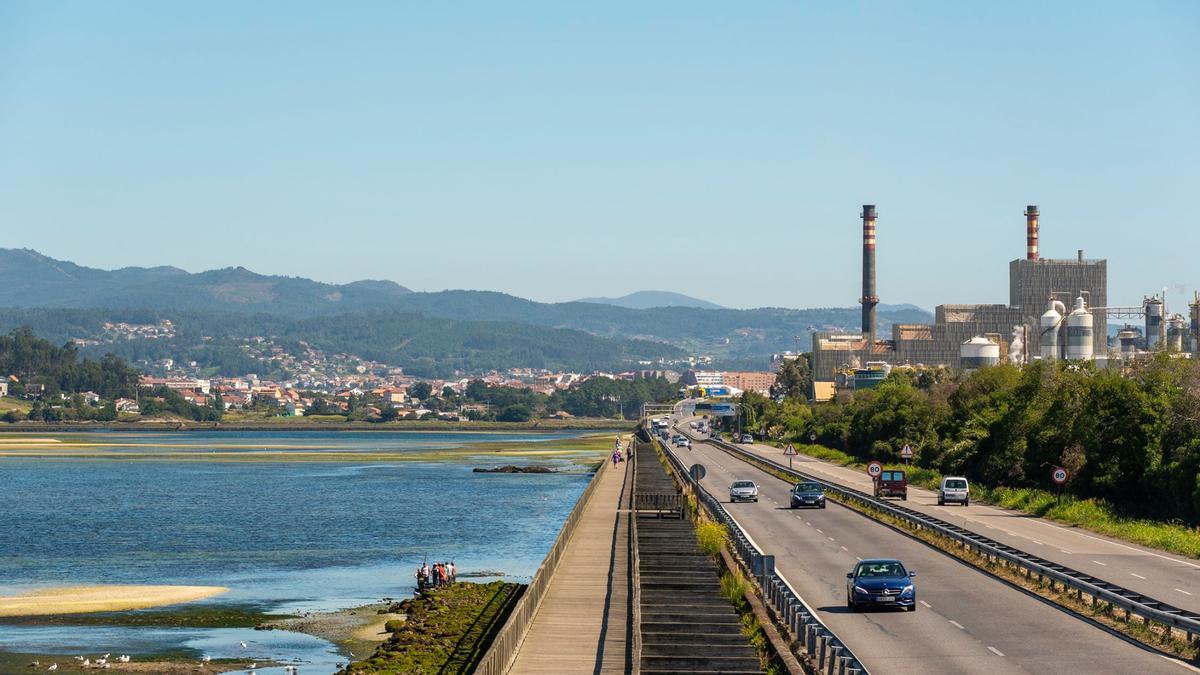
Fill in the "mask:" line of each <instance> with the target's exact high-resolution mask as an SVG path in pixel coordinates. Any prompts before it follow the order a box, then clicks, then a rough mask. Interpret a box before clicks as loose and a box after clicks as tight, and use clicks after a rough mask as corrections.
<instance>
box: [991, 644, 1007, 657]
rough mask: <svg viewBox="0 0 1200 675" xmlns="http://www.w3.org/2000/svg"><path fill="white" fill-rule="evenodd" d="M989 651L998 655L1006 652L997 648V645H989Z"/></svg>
mask: <svg viewBox="0 0 1200 675" xmlns="http://www.w3.org/2000/svg"><path fill="white" fill-rule="evenodd" d="M988 651H989V652H991V653H993V654H995V655H996V656H1004V652H1002V651H1000V650H999V649H996V648H995V647H992V646H991V645H988Z"/></svg>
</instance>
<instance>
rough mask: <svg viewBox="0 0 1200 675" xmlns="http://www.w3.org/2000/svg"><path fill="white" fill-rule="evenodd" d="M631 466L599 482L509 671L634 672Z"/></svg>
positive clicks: (618, 468) (606, 474)
mask: <svg viewBox="0 0 1200 675" xmlns="http://www.w3.org/2000/svg"><path fill="white" fill-rule="evenodd" d="M629 465H630V463H629V462H621V463H620V464H619V465H617V466H616V467H611V466H610V467H608V470H606V471H604V472H602V474H601V475H600V476H599V477H598V478H597V479H598V480H599V481H600V483H599V484H597V485H596V492H595V494H593V495H592V499H591V501H590V502H588V504H587V506H586V507H585V508H584V512H583V515H582V517H581V519H580V521H579V526H578V528H577V529H576V530H575V534H574V535H573V536H572V537H571V540H570V542H568V544H567V548H566V551H565V552H564V553H563V557H562V559H561V561H560V562H559V566H558V569H557V571H556V572H555V573H554V578H553V579H552V580H551V582H550V587H549V589H548V590H547V592H546V597H545V598H544V599H543V600H542V603H541V606H540V607H539V608H538V612H537V615H536V616H535V617H534V619H533V624H532V625H531V626H530V627H529V632H528V633H527V634H526V635H525V640H524V641H523V642H522V643H521V646H520V648H519V649H518V651H517V658H516V661H515V662H514V663H513V666H512V669H511V670H510V671H509V672H511V673H514V674H516V675H526V674H527V673H528V674H531V675H536V674H538V673H553V674H555V675H559V674H562V675H569V674H571V673H625V672H631V666H632V659H633V654H632V648H633V635H632V624H633V622H632V621H631V620H630V619H631V617H632V615H633V609H632V606H631V597H632V596H631V592H630V570H629V567H630V564H629V494H630V492H631V491H632V485H630V482H631V481H630V480H629V477H628V471H629Z"/></svg>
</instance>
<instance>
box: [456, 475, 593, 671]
mask: <svg viewBox="0 0 1200 675" xmlns="http://www.w3.org/2000/svg"><path fill="white" fill-rule="evenodd" d="M610 464H612V462H609V461H603V462H601V463H600V468H599V469H597V470H596V473H594V474H592V480H591V481H589V482H588V484H587V487H586V488H584V489H583V492H582V493H581V494H580V495H579V500H578V501H576V502H575V508H573V509H571V513H570V514H569V515H568V516H567V519H566V520H565V521H564V522H563V526H562V529H561V530H559V531H558V537H557V538H556V539H555V540H554V545H553V546H551V547H550V552H549V553H547V554H546V557H545V558H544V559H543V560H542V564H541V565H540V566H539V567H538V569H537V572H535V573H534V574H533V579H531V580H530V581H529V586H527V587H526V588H525V593H524V594H523V595H522V596H521V599H520V600H518V601H517V606H516V607H514V608H513V611H512V614H510V615H509V617H508V621H505V622H504V626H503V627H502V628H500V630H499V632H497V633H496V637H495V638H494V639H493V640H492V644H491V646H490V647H488V650H487V653H485V654H484V655H483V658H482V659H480V661H479V665H478V666H476V668H475V672H476V673H480V675H503V674H504V673H506V672H508V670H509V668H511V667H512V664H513V661H515V660H516V658H517V652H518V651H519V650H520V647H521V643H522V642H523V641H524V640H525V635H526V633H528V632H529V627H530V625H532V624H533V618H534V617H535V616H537V611H538V607H540V606H541V604H542V598H544V597H546V591H547V590H548V589H549V588H550V581H551V580H552V579H553V578H554V572H555V570H557V569H558V563H559V560H561V559H562V554H563V551H565V550H566V548H567V544H568V543H569V542H570V541H571V535H573V534H575V529H576V528H577V527H578V526H579V520H580V518H581V517H582V516H583V511H584V509H585V508H587V505H588V502H590V501H591V499H592V495H593V494H594V493H595V492H596V486H597V485H599V484H600V477H601V476H602V475H604V472H605V471H607V470H608V466H609V465H610Z"/></svg>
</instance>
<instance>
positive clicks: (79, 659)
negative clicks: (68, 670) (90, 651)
mask: <svg viewBox="0 0 1200 675" xmlns="http://www.w3.org/2000/svg"><path fill="white" fill-rule="evenodd" d="M75 660H76V661H82V660H83V657H82V656H76V657H75Z"/></svg>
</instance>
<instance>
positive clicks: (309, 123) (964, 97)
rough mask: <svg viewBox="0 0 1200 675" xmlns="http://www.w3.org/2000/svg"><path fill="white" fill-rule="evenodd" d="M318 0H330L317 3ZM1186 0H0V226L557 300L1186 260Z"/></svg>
mask: <svg viewBox="0 0 1200 675" xmlns="http://www.w3.org/2000/svg"><path fill="white" fill-rule="evenodd" d="M335 4H337V5H339V6H337V7H335V6H334V5H335ZM1198 29H1200V3H1195V2H1177V3H1170V2H1147V3H1104V2H1087V3H1083V2H1079V3H1071V2H1060V3H1043V2H1011V3H990V4H984V3H951V2H946V3H921V2H917V3H878V4H876V3H772V2H758V3H725V2H712V3H705V2H678V3H672V2H654V3H645V2H638V3H590V4H584V3H552V2H547V3H516V2H508V3H453V4H450V3H420V4H417V3H413V4H407V3H378V4H371V3H365V2H364V3H353V4H346V3H313V4H306V3H298V2H273V3H272V2H256V3H235V2H229V3H221V2H208V3H202V4H199V5H190V6H185V5H184V4H183V3H157V2H144V3H130V2H104V3H98V2H42V1H37V2H28V3H22V2H13V1H9V2H4V3H0V228H2V229H0V232H3V233H4V236H3V238H2V240H0V246H5V247H31V248H36V249H38V250H39V251H42V252H43V253H46V254H48V255H51V256H54V257H58V258H64V259H69V260H73V261H75V262H78V263H80V264H85V265H91V266H96V267H105V268H111V267H120V266H126V265H157V264H171V265H176V266H179V267H183V268H184V269H188V270H191V271H199V270H202V269H209V268H213V267H226V266H231V265H244V266H246V267H249V268H251V269H254V270H256V271H260V272H265V273H273V274H289V275H299V276H308V277H312V278H316V279H320V280H324V281H333V282H345V281H351V280H354V279H360V278H386V279H393V280H395V281H398V282H399V283H402V284H404V285H407V286H409V287H411V288H414V289H418V290H438V289H442V288H483V289H494V290H500V291H505V292H509V293H513V294H516V295H520V296H524V297H532V298H534V299H538V300H550V301H557V300H567V299H572V298H576V297H582V296H590V295H618V294H622V293H626V292H629V291H633V290H638V289H644V288H663V289H670V290H675V291H680V292H684V293H689V294H692V295H696V296H699V297H704V298H707V299H710V300H713V301H715V302H719V303H722V304H725V305H729V306H735V307H751V306H764V305H775V306H790V307H803V306H818V305H820V306H826V305H842V306H848V305H853V304H854V303H855V301H856V299H857V298H858V296H859V294H860V289H859V279H860V268H859V265H860V251H859V248H858V246H859V241H860V234H861V232H860V229H859V228H860V224H859V220H858V213H859V210H860V205H861V204H863V203H874V204H877V205H878V208H879V214H880V218H879V295H880V296H881V298H882V299H883V301H884V302H914V303H918V304H921V305H924V306H928V307H932V306H933V305H935V304H938V303H941V302H1004V301H1006V300H1007V288H1008V281H1007V262H1008V261H1009V260H1010V259H1013V258H1016V257H1020V256H1022V255H1023V254H1024V235H1025V233H1024V218H1023V217H1022V215H1021V213H1022V210H1023V209H1024V206H1025V204H1028V203H1036V204H1038V205H1039V206H1040V207H1041V210H1042V252H1043V255H1044V256H1050V257H1073V256H1074V255H1075V251H1076V249H1078V248H1083V249H1085V253H1086V255H1088V256H1089V257H1106V258H1108V259H1109V284H1110V292H1109V295H1110V299H1111V301H1113V302H1122V303H1125V302H1133V301H1136V300H1137V299H1139V298H1140V297H1141V295H1142V294H1143V293H1149V292H1153V291H1155V290H1157V289H1160V288H1162V287H1163V286H1170V287H1171V288H1172V291H1171V292H1172V293H1173V294H1174V295H1175V297H1181V296H1180V293H1181V292H1182V291H1184V290H1186V292H1187V293H1188V295H1190V294H1191V291H1192V290H1193V289H1194V288H1197V287H1200V266H1197V265H1196V264H1195V259H1196V256H1197V251H1198V250H1200V217H1198V216H1200V205H1198V202H1200V199H1198V196H1200V188H1198V186H1200V169H1198V168H1197V166H1198V162H1200V159H1198V158H1200V123H1198V121H1200V112H1198V107H1200V106H1198V104H1200V42H1198V41H1197V40H1196V39H1195V34H1196V31H1197V30H1198Z"/></svg>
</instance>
